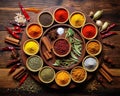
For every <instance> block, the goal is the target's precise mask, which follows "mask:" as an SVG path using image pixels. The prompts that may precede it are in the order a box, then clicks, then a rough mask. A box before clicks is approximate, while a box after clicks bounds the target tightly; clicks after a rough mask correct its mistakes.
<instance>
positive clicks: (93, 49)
mask: <svg viewBox="0 0 120 96" xmlns="http://www.w3.org/2000/svg"><path fill="white" fill-rule="evenodd" d="M86 51H87V53H88V54H89V55H92V56H96V55H99V54H100V52H101V51H102V44H101V43H100V41H98V40H95V39H92V40H90V41H88V42H87V43H86Z"/></svg>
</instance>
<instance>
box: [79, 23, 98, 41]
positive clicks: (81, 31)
mask: <svg viewBox="0 0 120 96" xmlns="http://www.w3.org/2000/svg"><path fill="white" fill-rule="evenodd" d="M87 25H92V26H94V27H95V29H96V34H95V35H94V36H93V37H92V38H87V37H85V36H84V35H83V33H82V30H83V28H84V27H85V26H87ZM81 35H82V36H83V37H84V38H85V39H87V40H92V39H94V38H96V36H97V35H98V27H97V26H96V25H95V24H93V23H86V24H85V25H84V26H82V28H81Z"/></svg>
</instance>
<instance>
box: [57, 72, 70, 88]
mask: <svg viewBox="0 0 120 96" xmlns="http://www.w3.org/2000/svg"><path fill="white" fill-rule="evenodd" d="M61 72H65V73H67V74H68V75H69V81H68V82H67V83H66V84H64V85H61V84H59V83H58V82H57V80H56V77H57V75H58V74H59V73H61ZM55 82H56V84H57V85H59V86H60V87H65V86H68V85H69V84H70V82H71V75H70V73H69V72H68V71H66V70H60V71H58V72H57V73H56V74H55Z"/></svg>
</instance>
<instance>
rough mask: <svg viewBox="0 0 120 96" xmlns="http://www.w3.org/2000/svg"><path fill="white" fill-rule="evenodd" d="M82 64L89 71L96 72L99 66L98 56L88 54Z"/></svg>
mask: <svg viewBox="0 0 120 96" xmlns="http://www.w3.org/2000/svg"><path fill="white" fill-rule="evenodd" d="M82 66H83V68H85V70H86V71H88V72H94V71H96V70H97V68H98V66H99V61H98V59H97V58H96V57H94V56H91V55H88V56H86V57H85V58H84V59H83V61H82Z"/></svg>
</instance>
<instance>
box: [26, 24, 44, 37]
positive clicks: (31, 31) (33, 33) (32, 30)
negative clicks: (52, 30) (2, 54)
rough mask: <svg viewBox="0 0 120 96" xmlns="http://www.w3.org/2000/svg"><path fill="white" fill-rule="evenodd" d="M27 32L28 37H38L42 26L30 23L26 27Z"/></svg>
mask: <svg viewBox="0 0 120 96" xmlns="http://www.w3.org/2000/svg"><path fill="white" fill-rule="evenodd" d="M27 33H28V36H29V37H30V38H39V37H40V36H41V35H42V27H41V26H39V25H38V24H31V25H29V26H28V28H27Z"/></svg>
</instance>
